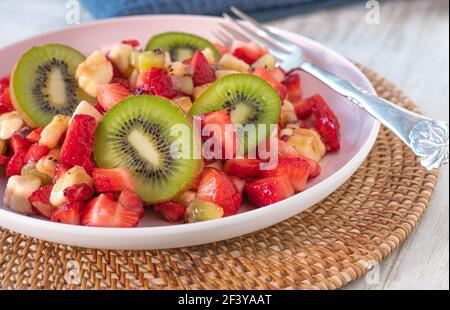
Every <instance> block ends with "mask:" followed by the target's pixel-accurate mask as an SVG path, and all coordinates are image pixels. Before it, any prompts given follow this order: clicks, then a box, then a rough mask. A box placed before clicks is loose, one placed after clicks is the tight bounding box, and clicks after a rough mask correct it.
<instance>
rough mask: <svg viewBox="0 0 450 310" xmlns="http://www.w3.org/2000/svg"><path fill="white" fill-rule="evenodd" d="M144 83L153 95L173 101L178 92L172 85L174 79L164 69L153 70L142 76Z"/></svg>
mask: <svg viewBox="0 0 450 310" xmlns="http://www.w3.org/2000/svg"><path fill="white" fill-rule="evenodd" d="M142 81H143V83H144V86H145V87H146V89H147V91H148V92H150V93H151V94H153V95H156V96H161V97H165V98H168V99H173V98H175V97H176V96H177V95H178V92H177V91H176V90H175V88H174V87H173V85H172V79H171V78H170V76H169V75H168V74H167V73H166V72H165V71H164V70H162V69H159V68H153V69H151V70H150V71H147V72H145V73H143V74H142Z"/></svg>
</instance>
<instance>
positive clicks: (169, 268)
mask: <svg viewBox="0 0 450 310" xmlns="http://www.w3.org/2000/svg"><path fill="white" fill-rule="evenodd" d="M362 70H363V72H364V73H365V74H366V75H367V76H368V78H369V79H370V80H371V82H372V84H373V85H374V87H375V88H376V90H377V92H378V94H379V95H380V96H382V97H384V98H386V99H389V100H391V101H393V102H394V103H396V104H399V105H401V106H404V107H406V108H408V109H411V110H416V111H417V109H416V106H415V105H414V104H413V103H412V102H411V101H410V100H409V99H408V98H407V97H406V96H405V95H404V94H403V92H402V91H401V90H399V89H398V88H396V87H395V86H394V85H393V84H391V83H390V82H388V81H386V80H385V79H384V78H382V77H381V76H379V75H377V74H376V73H374V72H372V71H370V70H369V69H367V68H362ZM436 180H437V173H436V172H430V171H426V170H425V169H423V168H422V167H421V166H420V164H419V162H418V160H417V158H416V157H415V156H414V155H413V154H412V152H411V151H409V149H407V147H405V146H404V145H403V144H402V142H401V141H400V140H399V139H398V138H397V137H395V136H394V134H393V133H391V132H390V131H389V130H387V129H386V128H382V129H381V131H380V134H379V137H378V140H377V142H376V145H375V147H374V149H373V150H372V152H371V153H370V155H369V157H368V158H367V160H366V161H365V162H364V164H363V165H362V166H361V167H360V168H359V169H358V171H357V172H356V173H355V174H354V175H353V176H352V178H351V179H350V180H349V181H348V182H346V183H345V184H344V185H343V186H342V187H341V188H339V189H338V190H337V191H336V192H334V193H333V194H331V195H330V196H329V197H328V198H326V199H325V200H324V201H322V202H321V203H319V204H318V205H316V206H314V207H312V208H311V209H309V210H308V211H305V212H303V213H301V214H298V215H297V216H294V217H292V218H290V219H288V220H286V221H284V222H282V223H280V224H277V225H275V226H273V227H270V228H267V229H265V230H263V231H259V232H255V233H253V234H249V235H246V236H242V237H239V238H235V239H232V240H228V241H222V242H217V243H214V244H208V245H203V246H196V247H190V248H180V249H173V250H149V251H109V250H94V249H83V248H74V247H68V246H64V245H59V244H52V243H49V242H45V241H40V240H37V239H33V238H28V237H26V236H23V235H19V234H15V233H12V232H9V231H6V230H0V289H221V290H225V289H239V290H241V289H338V288H341V287H343V286H344V285H346V284H347V283H349V282H350V281H354V280H356V279H358V278H360V277H362V276H363V275H364V274H365V273H366V272H367V271H368V270H369V269H370V267H371V266H372V265H373V264H374V263H376V262H379V261H381V260H382V259H384V258H385V257H386V256H387V255H389V254H390V253H392V251H393V250H394V249H395V248H397V247H398V246H399V245H400V243H401V242H402V241H404V240H405V238H407V237H408V235H409V234H410V233H411V232H412V230H413V229H414V227H415V226H416V225H417V223H418V222H419V221H420V219H421V217H422V215H423V214H424V212H425V210H426V208H427V206H428V204H429V202H430V199H431V196H432V193H433V190H434V188H435V185H436Z"/></svg>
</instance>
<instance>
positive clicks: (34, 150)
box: [24, 143, 50, 163]
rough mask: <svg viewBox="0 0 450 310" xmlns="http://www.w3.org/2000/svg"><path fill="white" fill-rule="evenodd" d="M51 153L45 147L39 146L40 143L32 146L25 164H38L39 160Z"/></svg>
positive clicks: (26, 156)
mask: <svg viewBox="0 0 450 310" xmlns="http://www.w3.org/2000/svg"><path fill="white" fill-rule="evenodd" d="M49 152H50V150H49V149H48V147H46V146H45V145H39V143H34V144H32V145H31V146H30V148H29V149H28V151H27V153H26V155H25V159H24V160H25V163H29V162H30V161H32V162H38V161H39V159H41V158H42V157H44V156H45V155H47V154H48V153H49Z"/></svg>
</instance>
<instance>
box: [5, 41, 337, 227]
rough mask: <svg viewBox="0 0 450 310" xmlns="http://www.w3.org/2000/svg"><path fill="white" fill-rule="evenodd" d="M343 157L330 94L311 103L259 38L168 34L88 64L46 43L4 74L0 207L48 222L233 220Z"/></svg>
mask: <svg viewBox="0 0 450 310" xmlns="http://www.w3.org/2000/svg"><path fill="white" fill-rule="evenodd" d="M180 126H181V127H180ZM251 126H252V127H251ZM177 127H180V128H182V129H183V130H184V134H180V135H174V134H173V129H174V128H177ZM212 127H213V128H215V130H209V131H207V133H206V134H205V129H207V128H212ZM230 128H231V129H230ZM246 128H253V131H245V130H246ZM197 133H199V135H197ZM269 141H270V143H268V142H269ZM174 146H175V147H174ZM261 146H263V147H261ZM339 149H340V125H339V121H338V119H337V117H336V115H335V114H334V113H333V111H332V109H331V108H330V106H329V105H328V104H327V103H326V101H325V100H324V98H323V97H321V95H320V94H316V95H314V96H312V97H307V98H306V97H305V96H303V92H302V86H301V79H300V76H299V74H298V72H296V71H292V72H284V71H283V70H282V69H281V68H280V67H278V66H277V61H276V59H275V57H273V56H272V55H270V54H269V53H268V52H267V51H266V50H265V49H263V48H261V47H259V46H258V45H256V44H255V43H245V42H239V41H235V42H233V44H232V45H231V46H223V45H221V44H217V43H212V42H210V41H208V40H207V39H205V38H201V37H199V36H196V35H192V34H188V33H180V32H169V33H162V34H159V35H156V36H154V37H152V38H150V40H149V42H148V43H147V45H146V46H145V47H144V46H141V45H140V42H138V41H137V40H125V41H122V42H118V43H114V44H111V45H109V46H105V47H100V48H99V49H97V50H95V51H93V52H92V53H91V54H90V55H88V56H87V57H86V56H85V55H83V54H82V53H81V52H79V51H77V50H76V49H74V48H72V47H69V46H64V45H60V44H47V45H44V46H37V47H33V48H31V49H30V50H29V51H28V52H26V53H25V54H24V55H22V57H21V58H20V60H19V61H18V63H17V64H16V66H15V68H14V71H13V72H12V73H11V75H10V76H6V77H4V78H2V79H0V169H1V170H2V174H3V175H4V176H5V177H6V178H7V184H6V188H5V194H4V198H3V204H4V206H5V207H8V208H10V209H12V210H13V211H15V212H18V213H21V214H26V215H34V216H40V217H42V218H46V219H49V220H51V221H53V222H58V223H63V224H72V225H84V226H95V227H123V228H125V227H135V226H137V225H138V224H139V221H140V220H141V219H142V217H143V216H144V212H145V210H146V209H150V208H152V209H154V210H155V211H156V213H151V214H152V215H151V216H155V215H154V214H157V215H156V216H159V217H161V218H162V219H165V220H167V221H169V222H171V223H182V222H185V223H193V222H200V221H207V220H213V219H219V218H222V217H227V216H232V215H235V214H237V213H238V212H239V210H240V208H241V206H242V204H243V201H249V202H250V203H251V205H253V206H254V207H255V208H260V207H265V206H268V205H271V204H274V203H276V202H279V201H281V200H283V199H287V198H289V197H291V196H293V195H294V194H296V193H299V192H302V191H304V190H305V189H306V187H307V183H308V180H310V179H311V178H314V177H317V176H318V175H319V174H320V171H321V166H320V161H321V159H322V158H323V157H324V156H325V154H326V153H327V152H336V151H338V150H339ZM177 152H178V153H177ZM211 154H214V155H217V154H218V156H210V155H211ZM267 154H272V155H271V156H275V158H276V160H275V161H274V164H272V165H271V167H269V168H268V167H266V166H267V165H265V164H267V163H268V162H269V161H270V160H271V158H269V157H267V156H266V155H267ZM181 155H183V156H181ZM149 216H150V215H149Z"/></svg>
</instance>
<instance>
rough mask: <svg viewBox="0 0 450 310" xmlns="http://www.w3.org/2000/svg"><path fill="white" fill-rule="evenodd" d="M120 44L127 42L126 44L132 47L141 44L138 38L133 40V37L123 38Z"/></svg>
mask: <svg viewBox="0 0 450 310" xmlns="http://www.w3.org/2000/svg"><path fill="white" fill-rule="evenodd" d="M122 44H127V45H130V46H132V47H138V46H139V45H141V44H140V43H139V41H138V40H134V39H131V40H123V41H122Z"/></svg>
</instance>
